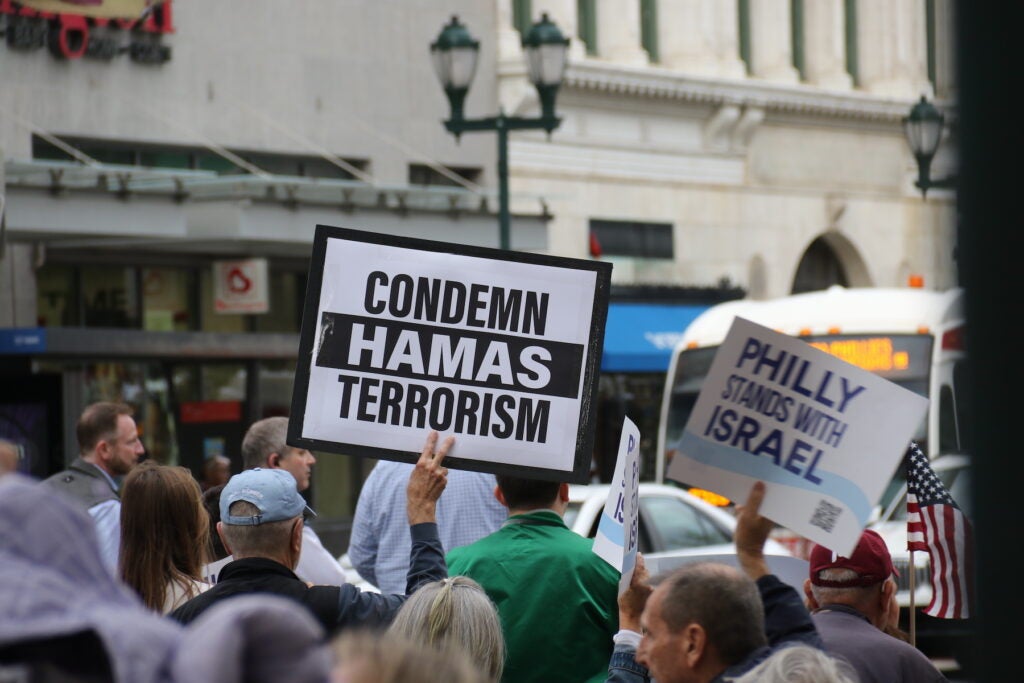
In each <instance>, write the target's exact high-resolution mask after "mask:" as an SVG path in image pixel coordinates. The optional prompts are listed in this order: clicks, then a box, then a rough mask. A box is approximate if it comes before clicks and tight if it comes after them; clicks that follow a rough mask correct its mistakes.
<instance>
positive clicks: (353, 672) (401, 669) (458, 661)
mask: <svg viewBox="0 0 1024 683" xmlns="http://www.w3.org/2000/svg"><path fill="white" fill-rule="evenodd" d="M332 650H333V654H334V666H333V669H332V675H331V680H332V681H333V682H334V683H435V682H436V681H445V683H487V681H488V680H489V679H488V678H487V677H486V676H485V675H484V673H483V672H481V671H480V670H479V669H477V668H476V667H475V666H473V663H472V662H471V661H470V659H469V655H467V654H466V653H465V652H462V651H459V650H452V651H447V652H442V651H441V650H438V649H436V648H433V647H430V646H429V645H426V644H424V643H422V642H418V641H414V640H411V639H409V638H404V637H401V636H399V635H398V634H396V633H392V632H390V631H388V632H386V633H373V632H370V631H361V630H350V631H345V632H343V633H342V634H341V635H340V636H338V637H337V638H335V639H334V641H333V642H332Z"/></svg>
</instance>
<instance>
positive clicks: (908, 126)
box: [903, 95, 956, 197]
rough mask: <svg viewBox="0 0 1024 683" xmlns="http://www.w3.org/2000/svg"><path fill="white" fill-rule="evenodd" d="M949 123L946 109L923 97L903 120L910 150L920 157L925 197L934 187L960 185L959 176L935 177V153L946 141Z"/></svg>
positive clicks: (920, 180) (920, 183)
mask: <svg viewBox="0 0 1024 683" xmlns="http://www.w3.org/2000/svg"><path fill="white" fill-rule="evenodd" d="M944 122H945V117H943V115H942V112H940V111H939V110H938V109H936V108H935V105H933V104H932V103H931V102H929V101H928V100H926V99H925V98H924V96H923V95H922V96H921V100H920V101H919V102H918V103H917V104H915V105H914V106H913V107H911V108H910V113H909V114H908V115H907V116H906V117H904V119H903V133H904V134H905V135H906V136H907V142H908V143H909V144H910V151H912V152H913V153H914V158H915V159H917V182H916V183H914V184H915V185H916V186H917V187H918V188H919V189H920V190H921V197H925V196H926V195H927V194H928V190H930V189H931V188H933V187H940V188H949V187H956V177H954V176H949V177H946V178H932V177H931V166H932V159H933V158H934V157H935V152H936V151H938V149H939V143H940V142H941V141H942V127H943V124H944Z"/></svg>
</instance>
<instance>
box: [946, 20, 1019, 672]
mask: <svg viewBox="0 0 1024 683" xmlns="http://www.w3.org/2000/svg"><path fill="white" fill-rule="evenodd" d="M956 9H957V17H956V27H957V28H956V31H957V35H956V45H957V50H958V55H957V56H958V62H957V66H958V74H957V82H958V86H959V94H958V102H959V105H958V108H959V114H960V120H959V127H960V131H961V143H960V164H959V166H960V168H959V185H960V186H959V192H958V202H959V205H960V221H959V226H958V256H959V259H958V262H959V266H960V277H961V280H960V281H961V283H962V284H963V285H964V288H965V291H966V306H967V344H968V353H969V354H970V362H971V363H972V364H973V365H972V367H973V372H972V378H973V385H972V387H971V389H972V393H973V397H974V400H975V406H976V410H975V420H974V425H973V426H974V440H973V442H974V454H973V460H972V467H973V494H974V496H973V501H974V503H973V505H974V510H973V515H974V529H975V542H976V555H975V556H976V559H977V565H976V567H977V580H976V582H975V585H976V589H977V601H976V606H977V610H976V616H975V617H974V619H973V622H974V624H975V643H974V645H975V647H974V650H973V653H974V657H975V660H976V663H977V676H976V678H975V680H977V681H992V682H995V681H1010V680H1019V679H1020V677H1021V661H1020V653H1019V648H1020V638H1019V635H1020V628H1021V627H1020V624H1021V618H1022V615H1024V592H1022V591H1021V590H1020V588H1019V584H1020V569H1021V567H1022V566H1024V543H1022V542H1021V539H1020V530H1021V529H1022V528H1024V508H1022V506H1021V504H1020V502H1019V501H1020V500H1021V490H1022V485H1024V484H1022V483H1024V473H1022V469H1024V468H1022V467H1021V463H1022V462H1024V457H1022V454H1021V445H1022V438H1021V433H1020V427H1019V425H1020V422H1021V416H1022V414H1024V413H1022V411H1024V401H1022V400H1021V396H1022V394H1021V392H1020V391H1019V386H1020V378H1021V365H1022V359H1021V355H1020V344H1019V337H1015V336H1014V335H1013V334H1011V333H1010V330H1011V329H1012V328H1011V321H1012V320H1013V319H1015V318H1016V317H1017V316H1018V313H1019V309H1020V306H1019V302H1020V293H1021V286H1020V280H1019V277H1020V259H1021V249H1020V244H1021V239H1020V235H1021V229H1022V228H1021V220H1020V207H1021V198H1020V197H1021V186H1022V183H1024V176H1022V175H1021V174H1020V173H1018V172H1016V171H1014V168H1015V167H1016V163H1017V161H1018V160H1020V159H1021V155H1022V154H1024V149H1022V144H1021V142H1022V140H1021V130H1020V125H1019V121H1018V120H1017V116H1016V115H1017V113H1018V112H1019V111H1020V107H1019V105H1017V103H1016V97H1017V96H1018V95H1019V93H1020V90H1021V87H1020V79H1019V78H1018V77H1017V76H1016V74H1020V73H1021V67H1022V63H1021V62H1022V60H1021V55H1022V50H1021V46H1020V35H1021V29H1022V27H1024V4H1022V3H1020V2H1004V3H980V2H971V1H970V0H968V1H966V2H964V1H961V2H958V3H957V6H956ZM1015 244H1016V245H1017V246H1013V245H1015ZM1015 378H1016V379H1015Z"/></svg>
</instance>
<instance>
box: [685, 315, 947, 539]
mask: <svg viewBox="0 0 1024 683" xmlns="http://www.w3.org/2000/svg"><path fill="white" fill-rule="evenodd" d="M927 407H928V399H926V398H924V397H922V396H919V395H917V394H915V393H913V392H911V391H909V390H907V389H904V388H902V387H900V386H898V385H896V384H893V383H892V382H890V381H888V380H885V379H882V378H881V377H879V376H877V375H875V374H873V373H870V372H868V371H866V370H862V369H860V368H858V367H856V366H854V365H851V364H849V363H846V362H845V361H842V360H839V359H838V358H836V357H834V356H831V355H829V354H827V353H825V352H823V351H820V350H818V349H816V348H814V347H812V346H810V345H809V344H807V343H805V342H803V341H800V340H799V339H797V338H795V337H790V336H788V335H785V334H780V333H778V332H775V331H773V330H770V329H768V328H767V327H762V326H761V325H757V324H755V323H752V322H750V321H749V320H744V319H742V318H736V320H735V321H734V322H733V325H732V327H731V328H730V329H729V334H728V335H727V336H726V338H725V341H724V342H723V343H722V345H721V346H720V347H719V349H718V351H717V352H716V354H715V358H714V361H713V362H712V364H711V370H710V371H709V372H708V375H707V379H706V380H705V381H704V384H703V386H702V387H701V392H700V396H699V397H698V398H697V404H696V405H695V406H694V410H693V413H692V414H691V415H690V420H689V422H688V423H687V425H686V430H685V431H684V433H683V437H682V439H681V441H680V447H679V450H678V453H677V455H676V456H675V457H674V458H672V463H671V465H670V466H669V470H668V473H667V476H668V477H669V478H671V479H673V480H675V481H678V482H685V483H687V484H691V485H696V486H700V487H703V488H707V489H710V490H712V491H715V492H717V493H720V494H722V495H725V496H728V497H729V498H732V499H733V500H736V501H744V500H746V497H747V494H748V493H749V491H750V487H751V485H752V484H753V483H754V482H755V481H757V480H761V481H764V482H765V483H766V484H767V485H768V486H767V491H766V494H765V499H764V503H763V504H762V506H761V513H762V514H763V515H764V516H765V517H768V518H770V519H772V520H773V521H775V522H777V523H779V524H782V525H783V526H786V527H788V528H789V529H791V530H793V531H795V532H797V533H798V534H801V535H803V536H805V537H807V538H809V539H811V540H812V541H815V542H817V543H820V544H822V545H824V546H826V547H828V548H829V549H831V550H833V551H834V552H837V553H839V554H849V553H851V552H852V551H853V549H854V547H855V546H856V544H857V540H858V539H859V538H860V533H861V531H862V529H863V528H864V526H865V525H866V524H867V521H868V517H869V516H870V514H871V509H872V507H873V506H874V505H875V503H876V502H877V501H878V499H879V497H880V496H881V494H882V491H883V490H884V488H885V486H886V484H887V483H888V482H889V480H890V479H891V478H892V475H893V473H894V472H895V470H896V467H897V466H898V465H899V462H900V459H901V457H902V456H903V453H904V452H905V451H906V447H907V443H908V442H909V441H910V439H911V437H912V436H913V434H914V429H915V427H916V426H917V425H918V424H920V422H921V420H922V419H923V417H924V415H925V411H926V410H927Z"/></svg>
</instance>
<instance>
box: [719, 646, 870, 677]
mask: <svg viewBox="0 0 1024 683" xmlns="http://www.w3.org/2000/svg"><path fill="white" fill-rule="evenodd" d="M858 680H859V679H858V678H857V674H856V672H855V671H854V670H853V668H852V667H851V666H850V665H849V664H848V663H847V662H846V661H845V660H841V659H837V658H836V657H832V656H830V655H829V654H828V653H826V652H823V651H821V650H819V649H817V648H813V647H809V646H807V645H791V646H789V647H784V648H782V649H781V650H776V651H775V652H773V653H772V654H771V656H769V657H768V659H766V660H764V661H763V662H761V663H760V664H758V665H757V666H755V667H754V668H753V669H751V670H750V671H748V672H747V673H745V674H743V675H742V676H738V677H736V678H731V679H729V681H730V683H857V681H858Z"/></svg>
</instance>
